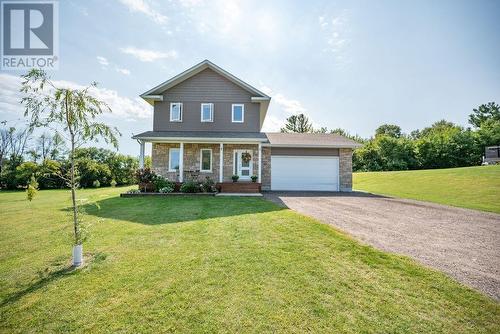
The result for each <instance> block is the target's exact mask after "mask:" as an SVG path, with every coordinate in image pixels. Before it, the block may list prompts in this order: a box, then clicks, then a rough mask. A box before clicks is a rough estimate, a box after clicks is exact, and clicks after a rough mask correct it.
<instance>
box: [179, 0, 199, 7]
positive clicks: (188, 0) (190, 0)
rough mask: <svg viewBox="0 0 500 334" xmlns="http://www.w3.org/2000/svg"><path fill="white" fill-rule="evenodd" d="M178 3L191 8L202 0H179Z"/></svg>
mask: <svg viewBox="0 0 500 334" xmlns="http://www.w3.org/2000/svg"><path fill="white" fill-rule="evenodd" d="M179 3H180V4H181V5H182V6H184V7H186V8H193V7H198V6H200V5H201V4H203V3H204V0H179Z"/></svg>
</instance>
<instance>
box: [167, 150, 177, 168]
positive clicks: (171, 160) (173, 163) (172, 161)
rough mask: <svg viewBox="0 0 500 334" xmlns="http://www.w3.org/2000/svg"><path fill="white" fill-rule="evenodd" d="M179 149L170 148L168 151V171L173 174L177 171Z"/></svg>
mask: <svg viewBox="0 0 500 334" xmlns="http://www.w3.org/2000/svg"><path fill="white" fill-rule="evenodd" d="M179 158H180V149H178V148H171V149H170V150H169V151H168V170H169V171H171V172H175V171H178V170H179V160H180V159H179Z"/></svg>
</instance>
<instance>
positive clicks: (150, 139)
mask: <svg viewBox="0 0 500 334" xmlns="http://www.w3.org/2000/svg"><path fill="white" fill-rule="evenodd" d="M132 139H137V140H143V141H146V142H155V143H180V142H189V143H214V144H219V143H224V144H228V143H256V144H257V143H263V142H266V141H267V138H203V137H142V136H140V135H137V136H132Z"/></svg>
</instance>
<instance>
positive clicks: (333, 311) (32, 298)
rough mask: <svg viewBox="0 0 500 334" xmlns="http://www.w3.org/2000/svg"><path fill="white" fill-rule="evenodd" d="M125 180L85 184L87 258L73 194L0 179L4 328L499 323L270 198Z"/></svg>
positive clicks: (494, 312)
mask: <svg viewBox="0 0 500 334" xmlns="http://www.w3.org/2000/svg"><path fill="white" fill-rule="evenodd" d="M121 190H123V189H111V188H109V189H99V190H84V191H80V192H79V195H80V197H81V198H85V199H86V201H87V205H86V211H87V215H88V216H87V220H89V219H90V220H93V221H95V223H94V225H93V227H92V231H93V236H92V238H91V239H90V241H89V242H88V243H87V244H85V252H86V253H87V256H89V255H90V256H91V257H92V259H91V261H90V263H89V264H88V265H87V266H86V267H85V268H84V269H81V270H77V271H73V270H71V269H69V268H68V265H69V254H70V252H71V242H70V237H69V235H70V230H71V227H70V224H69V223H68V212H67V207H68V205H69V193H68V192H67V191H41V192H40V193H39V196H38V197H37V198H35V200H34V201H33V202H32V203H27V201H26V200H25V194H24V193H21V192H11V193H9V192H7V193H5V192H0V332H9V333H26V332H56V333H57V332H82V333H83V332H90V333H94V332H95V333H104V332H108V333H109V332H128V333H146V332H149V333H165V332H195V333H196V332H204V333H207V332H233V333H235V332H237V333H240V332H241V333H244V332H252V333H264V332H281V333H293V332H324V333H335V332H345V333H373V332H377V333H417V332H419V333H431V332H432V333H433V332H440V333H498V332H500V304H498V303H497V302H495V301H493V300H491V299H489V298H487V297H485V296H483V295H481V294H480V293H478V292H475V291H472V290H471V289H469V288H467V287H464V286H462V285H460V284H459V283H457V282H455V281H453V280H452V279H450V278H448V277H447V276H445V275H443V274H441V273H439V272H436V271H433V270H430V269H427V268H424V267H422V266H420V265H418V264H416V263H415V262H414V261H412V260H410V259H408V258H405V257H401V256H396V255H391V254H387V253H384V252H381V251H377V250H375V249H373V248H371V247H368V246H364V245H361V244H359V243H358V242H356V241H354V240H352V239H351V238H349V237H347V236H346V235H344V234H342V233H340V232H338V231H336V230H334V229H333V228H331V227H330V226H327V225H323V224H320V223H318V222H317V221H315V220H314V219H311V218H308V217H305V216H302V215H299V214H297V213H295V212H293V211H290V210H286V209H282V208H280V207H278V206H276V205H274V204H272V203H270V202H268V201H266V200H263V199H260V198H227V197H226V198H214V197H211V198H199V197H196V198H192V197H175V198H119V197H117V195H118V193H119V192H120V191H121ZM94 203H97V204H98V206H99V208H98V207H96V206H94V205H93V204H94ZM97 220H100V221H99V222H97Z"/></svg>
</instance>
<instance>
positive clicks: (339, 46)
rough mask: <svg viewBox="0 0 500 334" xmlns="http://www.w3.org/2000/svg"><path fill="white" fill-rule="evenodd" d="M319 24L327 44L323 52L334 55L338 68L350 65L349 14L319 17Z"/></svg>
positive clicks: (343, 12)
mask: <svg viewBox="0 0 500 334" xmlns="http://www.w3.org/2000/svg"><path fill="white" fill-rule="evenodd" d="M318 23H319V27H320V29H321V31H322V33H323V38H324V41H325V42H326V43H325V44H326V46H325V47H324V48H323V52H325V53H331V54H333V56H334V58H335V65H336V66H337V67H343V66H345V65H348V64H349V63H350V61H349V59H348V57H347V55H346V53H347V47H348V45H349V43H350V39H349V38H348V35H349V14H348V12H347V11H346V10H344V11H342V12H341V13H340V14H338V15H332V16H328V15H323V16H319V17H318Z"/></svg>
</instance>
